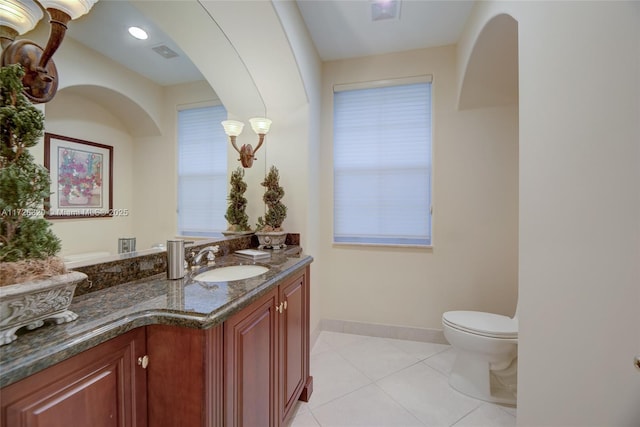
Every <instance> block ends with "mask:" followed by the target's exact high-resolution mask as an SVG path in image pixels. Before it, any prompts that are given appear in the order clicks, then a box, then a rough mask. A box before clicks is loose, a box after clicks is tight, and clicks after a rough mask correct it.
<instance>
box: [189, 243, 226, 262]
mask: <svg viewBox="0 0 640 427" xmlns="http://www.w3.org/2000/svg"><path fill="white" fill-rule="evenodd" d="M218 251H220V246H218V245H216V246H207V247H206V248H203V249H200V251H199V252H198V253H197V254H194V252H191V253H190V254H189V257H188V258H187V263H188V264H189V267H198V266H199V265H200V263H201V262H202V258H203V257H204V256H205V255H206V259H207V263H210V262H212V261H213V260H215V259H216V254H217V253H218Z"/></svg>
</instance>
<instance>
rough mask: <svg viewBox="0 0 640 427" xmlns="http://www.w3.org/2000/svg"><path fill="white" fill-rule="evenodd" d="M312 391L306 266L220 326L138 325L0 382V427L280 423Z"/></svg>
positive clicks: (250, 426) (256, 425) (232, 426)
mask: <svg viewBox="0 0 640 427" xmlns="http://www.w3.org/2000/svg"><path fill="white" fill-rule="evenodd" d="M145 357H146V359H145V361H144V363H142V360H143V359H142V358H145ZM139 359H140V360H139ZM311 390H312V378H311V377H310V376H309V267H306V268H305V269H303V270H299V271H298V272H297V273H294V274H292V275H291V276H290V277H289V278H287V279H285V280H284V281H283V282H282V283H281V284H280V285H279V286H277V287H274V288H273V289H271V290H270V291H269V292H267V293H266V294H265V295H263V296H261V297H260V298H259V299H258V300H256V301H254V302H253V303H251V304H249V305H248V306H247V307H245V308H243V309H242V310H240V311H239V312H237V313H236V314H234V315H232V316H231V317H229V318H228V319H227V320H226V321H225V322H224V323H223V324H221V325H218V326H215V327H212V328H209V329H206V330H201V329H191V328H184V327H179V326H167V325H150V326H146V327H142V328H138V329H135V330H133V331H130V332H127V333H126V334H123V335H121V336H119V337H117V338H114V339H112V340H109V341H107V342H105V343H102V344H100V345H98V346H96V347H94V348H92V349H90V350H87V351H85V352H83V353H81V354H79V355H76V356H73V357H71V358H70V359H67V360H65V361H63V362H60V363H58V364H56V365H54V366H52V367H50V368H47V369H45V370H43V371H41V372H39V373H37V374H34V375H32V376H30V377H27V378H25V379H24V380H21V381H19V382H16V383H14V384H11V385H9V386H7V387H4V388H3V389H1V390H0V402H1V408H2V413H1V418H0V426H6V427H27V426H28V427H58V426H59V427H69V426H91V427H145V426H147V425H148V426H151V427H165V426H166V427H175V426H188V427H199V426H203V427H211V426H220V427H222V426H224V427H235V426H238V427H240V426H245V427H260V426H269V427H279V426H281V425H283V424H285V423H286V422H287V421H288V420H289V418H290V417H291V415H292V409H293V408H294V406H295V403H296V401H297V400H299V399H300V400H305V401H306V400H308V398H309V396H310V394H311Z"/></svg>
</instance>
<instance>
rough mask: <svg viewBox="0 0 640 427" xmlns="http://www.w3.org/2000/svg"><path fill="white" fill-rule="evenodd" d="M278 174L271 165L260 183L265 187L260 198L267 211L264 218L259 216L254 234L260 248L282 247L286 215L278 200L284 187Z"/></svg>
mask: <svg viewBox="0 0 640 427" xmlns="http://www.w3.org/2000/svg"><path fill="white" fill-rule="evenodd" d="M279 182H280V174H279V173H278V169H277V168H276V167H275V166H271V169H269V173H268V174H267V176H266V177H265V178H264V181H262V182H261V183H260V185H262V186H263V187H265V192H264V195H263V196H262V200H263V201H264V203H265V205H266V207H267V212H266V213H265V216H264V218H262V217H259V218H258V223H257V224H256V236H258V240H259V242H260V246H259V248H260V249H263V248H270V249H282V248H284V247H286V245H285V244H284V242H285V240H286V238H287V233H286V232H285V231H283V230H282V222H283V221H284V219H285V218H286V217H287V207H286V206H285V205H284V204H283V203H282V202H281V201H280V200H281V199H282V197H284V189H283V188H282V187H281V186H280V183H279Z"/></svg>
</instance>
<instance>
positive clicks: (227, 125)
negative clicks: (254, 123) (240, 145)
mask: <svg viewBox="0 0 640 427" xmlns="http://www.w3.org/2000/svg"><path fill="white" fill-rule="evenodd" d="M222 127H223V128H224V133H226V134H227V135H229V136H238V135H240V134H241V133H242V128H243V127H244V123H242V122H239V121H237V120H225V121H223V122H222Z"/></svg>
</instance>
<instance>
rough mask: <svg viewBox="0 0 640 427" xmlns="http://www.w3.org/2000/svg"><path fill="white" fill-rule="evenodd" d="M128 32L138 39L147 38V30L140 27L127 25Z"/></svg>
mask: <svg viewBox="0 0 640 427" xmlns="http://www.w3.org/2000/svg"><path fill="white" fill-rule="evenodd" d="M129 34H131V35H132V36H133V37H135V38H137V39H138V40H146V39H148V38H149V35H148V34H147V32H146V31H145V30H143V29H142V28H140V27H129Z"/></svg>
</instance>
